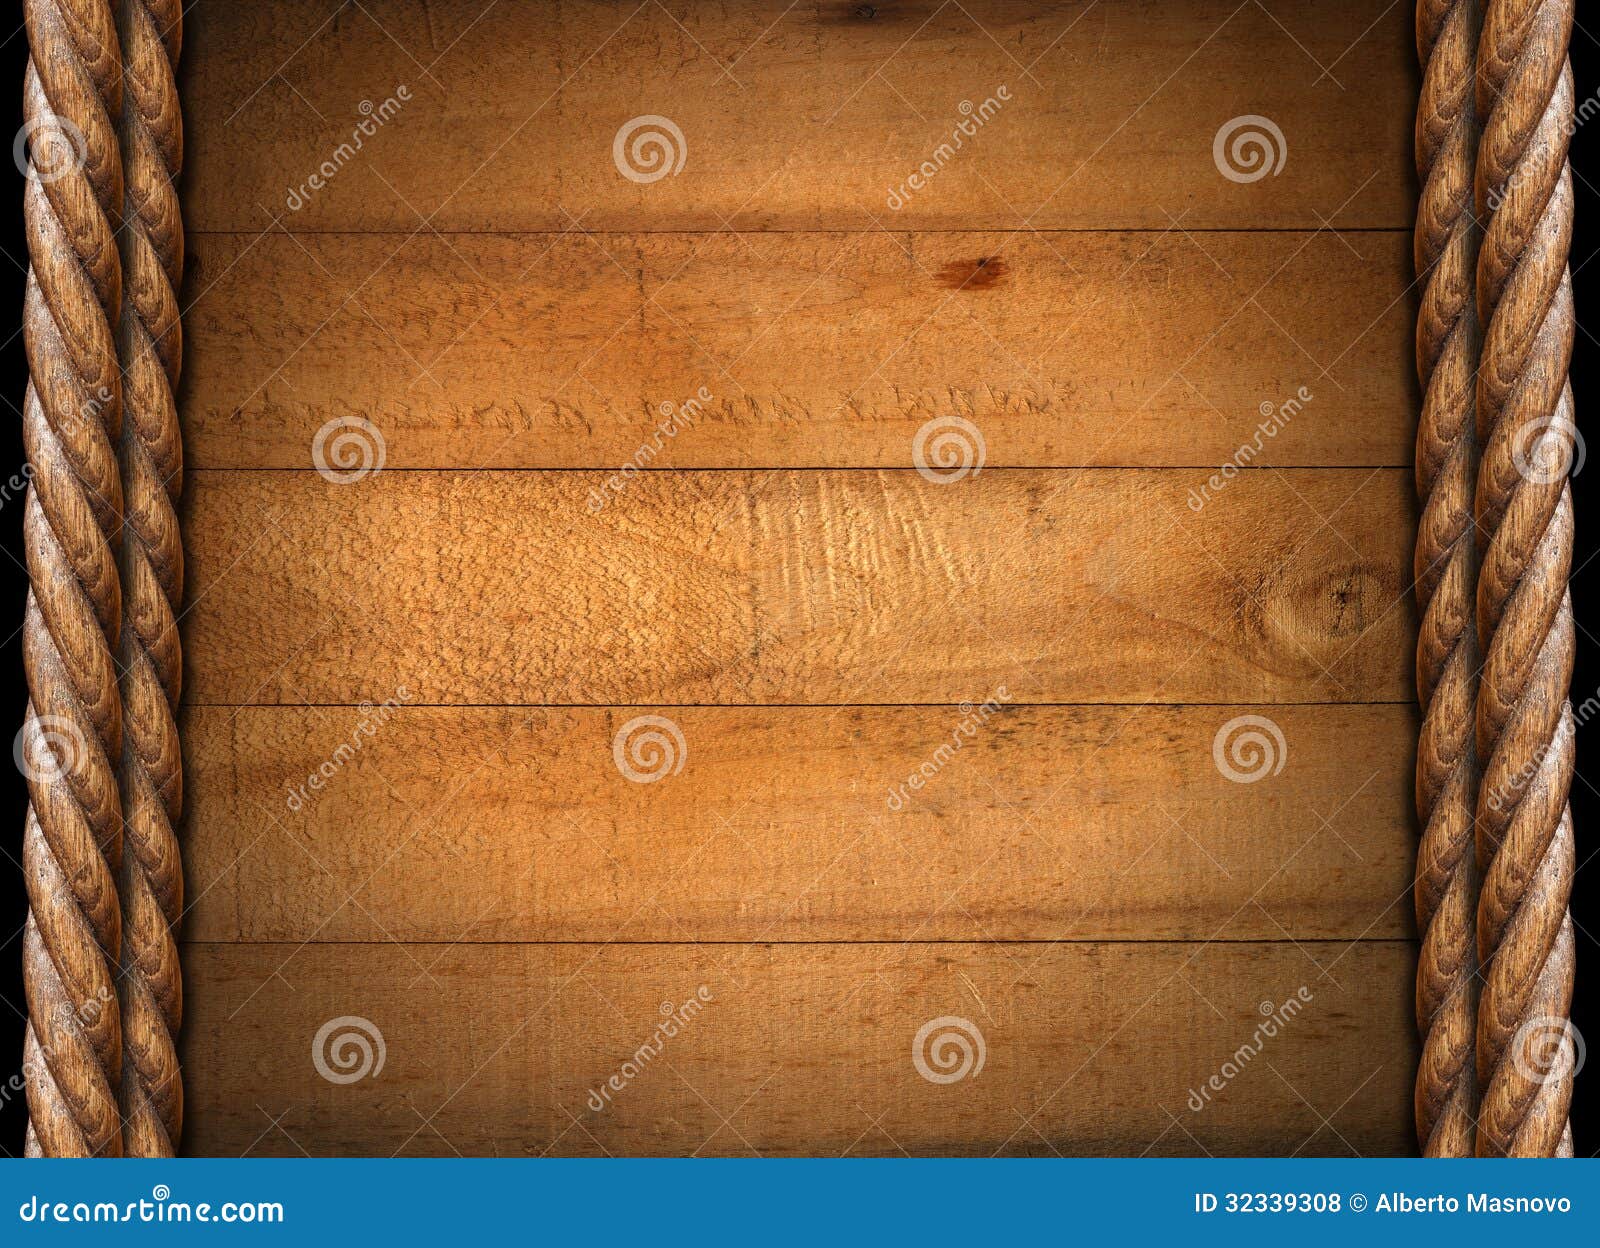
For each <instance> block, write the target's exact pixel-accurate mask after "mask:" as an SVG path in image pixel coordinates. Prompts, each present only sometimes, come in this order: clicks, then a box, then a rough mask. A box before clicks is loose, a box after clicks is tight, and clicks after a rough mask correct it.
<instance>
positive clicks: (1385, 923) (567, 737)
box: [185, 706, 1415, 942]
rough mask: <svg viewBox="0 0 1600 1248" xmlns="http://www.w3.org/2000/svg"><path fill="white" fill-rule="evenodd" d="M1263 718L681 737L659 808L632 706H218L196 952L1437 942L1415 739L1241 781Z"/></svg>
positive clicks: (1031, 719)
mask: <svg viewBox="0 0 1600 1248" xmlns="http://www.w3.org/2000/svg"><path fill="white" fill-rule="evenodd" d="M1257 709H1259V708H1249V707H1237V706H1235V707H1048V708H1038V707H1013V708H1010V709H1007V710H1004V711H1002V712H1001V713H1000V714H999V715H998V716H993V715H991V716H990V717H988V718H984V717H983V716H982V715H981V714H980V713H979V712H977V711H976V710H974V711H973V712H969V713H968V714H965V715H964V714H963V713H962V712H961V710H960V709H959V708H957V707H885V708H865V707H844V708H831V709H825V708H807V707H758V708H734V709H729V708H694V707H682V708H673V709H672V710H671V711H670V713H669V716H670V718H671V720H672V722H673V723H674V724H675V725H676V726H677V728H678V730H679V731H680V732H681V734H682V737H683V742H684V749H683V755H684V758H683V768H682V770H681V771H678V772H676V773H675V774H672V775H669V776H667V777H666V778H665V779H662V780H659V781H655V782H652V783H635V782H633V781H631V780H629V779H627V778H626V777H625V776H624V775H623V773H622V772H621V770H620V769H619V768H618V767H617V765H616V763H615V761H614V754H613V746H614V742H615V740H616V738H617V735H618V734H619V733H620V732H621V731H622V730H623V728H624V727H625V725H626V724H627V723H628V722H630V720H631V719H632V718H633V716H634V715H635V713H636V712H635V711H633V710H632V709H627V708H623V709H556V710H543V709H524V708H488V707H485V708H479V707H472V708H433V707H406V708H400V709H392V710H390V709H377V710H375V711H371V712H366V713H363V712H361V711H359V710H357V709H355V708H349V707H328V708H309V707H245V708H240V709H235V708H224V707H205V708H197V709H195V710H193V711H191V712H190V714H189V716H188V718H187V720H186V722H185V729H186V732H187V734H188V740H189V741H190V742H191V746H190V752H191V772H192V777H193V787H194V791H195V794H196V803H195V808H194V809H195V813H194V819H195V820H196V826H197V827H199V828H201V829H202V830H203V834H202V835H201V836H199V837H197V838H195V839H194V841H193V843H192V847H191V849H190V852H189V871H190V874H191V876H192V878H193V880H194V887H195V891H196V893H198V894H199V899H198V901H197V903H196V906H195V908H194V910H193V912H192V913H191V914H190V915H189V920H188V925H187V927H186V929H185V930H186V931H187V933H188V935H189V937H190V938H191V939H195V940H243V941H252V940H265V941H291V942H294V941H301V940H317V941H346V940H347V941H371V940H384V939H391V940H406V941H429V940H454V939H458V938H464V939H469V940H474V941H513V940H517V941H524V940H588V941H599V940H607V939H621V940H658V941H672V940H681V939H694V940H894V939H913V938H914V939H925V940H977V939H983V938H990V939H1072V940H1082V939H1095V938H1113V939H1124V938H1126V939H1208V938H1210V937H1212V936H1216V935H1222V936H1224V937H1226V938H1228V939H1244V938H1256V939H1268V940H1275V939H1278V938H1280V937H1282V936H1283V935H1284V934H1285V933H1288V934H1291V935H1293V936H1294V937H1295V938H1296V939H1301V940H1305V939H1321V938H1344V939H1355V938H1357V937H1362V936H1370V937H1374V938H1383V937H1404V936H1407V935H1409V934H1410V932H1411V926H1410V924H1411V919H1410V909H1411V907H1410V895H1409V888H1408V882H1409V879H1410V870H1411V860H1410V853H1409V846H1408V844H1407V839H1408V838H1407V833H1408V831H1409V828H1410V768H1409V758H1408V750H1407V743H1408V742H1409V741H1410V740H1411V734H1412V733H1414V731H1415V714H1414V712H1413V711H1412V710H1411V708H1409V707H1403V706H1371V707H1369V706H1361V707H1342V706H1311V707H1279V708H1272V719H1273V722H1274V723H1275V724H1276V725H1277V726H1278V728H1279V730H1280V731H1281V732H1282V734H1283V739H1284V749H1283V753H1284V761H1285V765H1284V768H1283V770H1282V771H1281V772H1278V773H1277V774H1275V775H1268V776H1264V777H1263V778H1262V779H1261V780H1259V781H1257V782H1255V783H1251V784H1241V783H1236V782H1233V781H1231V780H1229V779H1227V778H1225V777H1224V776H1223V774H1222V772H1221V771H1220V770H1219V769H1218V767H1217V765H1216V763H1215V761H1214V757H1213V746H1214V743H1215V741H1216V739H1217V736H1218V734H1219V732H1220V731H1221V729H1222V727H1223V725H1225V724H1226V723H1228V722H1229V721H1230V720H1231V719H1232V718H1233V717H1234V716H1237V715H1240V714H1245V713H1248V712H1250V711H1252V710H1257ZM963 725H965V726H966V727H963ZM968 729H970V733H969V731H968ZM924 764H927V765H928V766H929V767H931V768H932V771H931V773H926V772H922V768H923V767H924ZM313 772H315V773H318V779H317V780H316V781H315V782H310V776H311V774H312V773H313ZM918 773H921V774H920V775H919V780H918V782H917V783H918V787H917V788H916V789H912V788H910V787H909V785H908V779H909V777H910V776H911V775H913V774H918ZM312 783H315V785H316V786H317V787H311V785H312ZM491 880H492V881H494V886H493V887H492V888H485V887H484V882H485V881H491ZM352 899H353V900H352Z"/></svg>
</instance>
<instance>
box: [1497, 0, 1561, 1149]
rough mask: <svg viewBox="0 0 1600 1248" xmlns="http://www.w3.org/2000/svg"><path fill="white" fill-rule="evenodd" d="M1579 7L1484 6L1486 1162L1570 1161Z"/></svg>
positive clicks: (1521, 0)
mask: <svg viewBox="0 0 1600 1248" xmlns="http://www.w3.org/2000/svg"><path fill="white" fill-rule="evenodd" d="M1571 30H1572V0H1490V3H1489V5H1488V8H1487V11H1486V15H1485V20H1484V28H1483V37H1482V40H1481V44H1480V49H1479V57H1478V74H1477V106H1478V112H1479V114H1480V116H1482V117H1483V118H1484V119H1485V120H1484V129H1483V137H1482V140H1481V144H1480V148H1479V156H1478V171H1477V202H1478V208H1479V211H1480V214H1481V215H1483V217H1484V220H1485V221H1486V222H1487V225H1486V229H1485V233H1484V239H1483V245H1482V248H1481V251H1480V256H1479V262H1478V311H1479V317H1480V319H1481V321H1482V323H1483V325H1484V327H1485V332H1484V345H1483V354H1482V361H1481V365H1480V368H1479V379H1478V437H1479V440H1480V442H1481V443H1482V444H1483V455H1482V461H1481V464H1480V466H1479V476H1478V491H1477V522H1478V528H1479V530H1480V533H1479V542H1480V554H1481V558H1482V567H1481V570H1480V574H1479V582H1478V610H1477V614H1478V635H1479V639H1480V641H1481V643H1482V645H1483V647H1484V666H1483V676H1482V682H1481V687H1480V690H1479V696H1478V713H1477V744H1478V757H1479V758H1480V759H1481V760H1483V777H1482V783H1481V786H1480V791H1479V796H1478V808H1477V848H1478V863H1479V867H1480V869H1481V870H1482V872H1483V884H1482V895H1481V897H1480V900H1479V905H1478V945H1479V948H1480V950H1481V951H1482V953H1483V957H1484V968H1483V976H1484V982H1483V989H1482V993H1481V997H1480V1000H1479V1008H1478V1035H1477V1044H1478V1081H1479V1085H1480V1088H1481V1090H1482V1103H1481V1105H1480V1108H1479V1119H1478V1133H1477V1151H1478V1152H1479V1153H1480V1154H1483V1155H1504V1154H1510V1155H1517V1156H1527V1155H1536V1156H1549V1155H1552V1154H1563V1155H1566V1154H1570V1153H1571V1151H1572V1134H1571V1128H1570V1126H1569V1124H1568V1120H1567V1115H1568V1109H1569V1106H1570V1104H1571V1100H1572V1061H1571V1043H1570V1039H1569V1034H1570V1033H1569V1030H1568V1029H1569V1028H1570V1023H1569V1022H1568V1017H1569V1015H1570V1012H1571V1006H1572V982H1573V934H1572V920H1571V918H1570V917H1569V915H1568V913H1567V902H1568V898H1569V896H1570V894H1571V891H1572V875H1573V868H1574V862H1573V840H1572V816H1571V813H1570V811H1569V809H1568V807H1567V794H1568V791H1569V790H1570V788H1571V784H1572V761H1573V753H1572V751H1573V741H1572V708H1571V706H1570V704H1569V703H1568V701H1567V692H1568V686H1569V684H1570V682H1571V677H1572V663H1573V624H1572V600H1571V596H1570V595H1569V593H1568V592H1567V577H1568V574H1569V572H1570V569H1571V563H1572V495H1571V491H1570V490H1569V488H1568V485H1567V470H1568V469H1569V468H1570V465H1571V455H1572V452H1573V436H1574V432H1575V431H1574V427H1573V424H1572V413H1573V409H1572V392H1571V389H1570V387H1569V385H1568V383H1567V367H1568V364H1569V362H1570V360H1571V356H1572V337H1573V309H1572V288H1571V282H1570V278H1569V276H1568V273H1567V255H1568V252H1569V251H1570V249H1571V244H1572V206H1573V201H1572V176H1571V172H1570V170H1569V169H1568V167H1567V144H1568V140H1569V137H1570V125H1571V118H1572V108H1573V93H1572V72H1571V69H1570V68H1569V67H1568V65H1567V59H1566V52H1567V44H1568V40H1569V38H1570V36H1571Z"/></svg>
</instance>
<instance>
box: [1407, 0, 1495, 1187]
mask: <svg viewBox="0 0 1600 1248" xmlns="http://www.w3.org/2000/svg"><path fill="white" fill-rule="evenodd" d="M1480 19H1481V15H1480V13H1479V9H1478V4H1477V0H1419V3H1418V5H1417V53H1418V57H1419V59H1420V60H1421V62H1422V65H1423V67H1424V68H1423V80H1422V94H1421V97H1420V99H1419V101H1418V105H1417V133H1416V155H1417V173H1418V176H1419V178H1420V180H1421V182H1422V197H1421V200H1420V201H1419V203H1418V205H1417V225H1416V234H1415V240H1414V246H1415V260H1416V272H1417V277H1418V279H1419V280H1420V281H1422V282H1423V283H1424V290H1423V295H1422V303H1421V307H1420V309H1419V311H1418V313H1417V376H1418V378H1419V380H1420V381H1421V383H1422V388H1423V401H1422V412H1421V416H1420V418H1419V421H1418V424H1417V454H1416V479H1417V496H1418V498H1420V499H1421V500H1422V518H1421V521H1420V523H1419V525H1418V529H1417V547H1416V560H1415V565H1414V570H1415V580H1416V587H1417V604H1418V607H1419V608H1420V609H1421V612H1422V629H1421V633H1420V635H1419V637H1418V638H1417V698H1418V701H1419V702H1420V703H1421V705H1422V708H1423V718H1422V730H1421V734H1420V736H1419V738H1418V743H1417V783H1416V789H1417V817H1418V820H1419V822H1420V823H1421V825H1422V829H1423V830H1422V840H1421V842H1420V844H1419V846H1418V850H1417V873H1416V887H1415V902H1416V910H1417V928H1418V930H1419V931H1420V932H1421V933H1422V952H1421V956H1420V958H1419V961H1418V964H1417V995H1416V1008H1417V1030H1418V1032H1419V1034H1420V1035H1421V1037H1422V1058H1421V1061H1420V1063H1419V1065H1418V1067H1417V1082H1416V1091H1415V1098H1414V1106H1415V1112H1416V1125H1417V1142H1418V1144H1419V1145H1420V1146H1421V1148H1422V1151H1423V1153H1424V1154H1425V1155H1426V1156H1429V1157H1466V1156H1471V1154H1472V1148H1473V1113H1474V1110H1475V1105H1474V1103H1473V1102H1474V1086H1473V1057H1472V1047H1473V1034H1472V1033H1473V1025H1474V1024H1473V1017H1474V1011H1475V1008H1476V1002H1475V999H1474V998H1475V993H1474V985H1475V984H1476V973H1477V950H1476V945H1475V942H1474V939H1473V910H1474V907H1475V906H1476V904H1477V895H1476V880H1475V878H1474V874H1475V873H1474V864H1473V835H1472V822H1473V805H1474V802H1475V799H1476V782H1477V764H1476V760H1475V758H1474V755H1473V740H1472V735H1473V703H1474V700H1475V698H1476V694H1477V685H1478V647H1477V637H1476V635H1475V632H1474V629H1473V619H1472V599H1473V591H1474V584H1475V581H1476V579H1477V558H1476V551H1475V546H1474V539H1473V528H1472V506H1473V498H1472V496H1473V479H1474V475H1475V463H1474V456H1475V448H1474V445H1473V410H1474V405H1473V371H1474V369H1475V368H1476V367H1477V360H1478V337H1479V334H1478V319H1477V312H1476V309H1475V308H1474V307H1473V301H1472V275H1473V270H1474V268H1475V266H1476V264H1477V254H1478V240H1479V230H1478V226H1477V221H1476V219H1475V218H1474V216H1473V212H1472V171H1473V163H1474V161H1475V159H1476V157H1477V142H1478V135H1477V122H1476V118H1475V116H1474V111H1473V99H1472V82H1473V60H1474V57H1475V56H1476V53H1477V44H1478V29H1479V23H1480Z"/></svg>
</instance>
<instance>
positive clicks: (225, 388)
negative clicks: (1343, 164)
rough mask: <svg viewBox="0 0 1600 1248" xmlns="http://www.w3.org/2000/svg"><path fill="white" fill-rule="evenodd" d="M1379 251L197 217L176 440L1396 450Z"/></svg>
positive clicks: (287, 462) (1387, 458)
mask: <svg viewBox="0 0 1600 1248" xmlns="http://www.w3.org/2000/svg"><path fill="white" fill-rule="evenodd" d="M1409 266H1410V260H1409V255H1408V249H1407V247H1406V240H1405V237H1404V236H1403V235H1401V234H1398V233H1397V234H1393V235H1388V234H1350V235H1333V234H1316V235H1313V234H1301V233H1268V234H1231V233H1230V234H1207V235H1192V234H1190V235H1186V234H1183V233H1178V232H1174V233H1169V234H1160V235H1149V234H1110V235H1108V234H1087V233H1086V234H1062V235H1057V236H1055V237H1046V236H1043V235H1036V234H1021V235H1005V234H999V233H972V234H966V233H959V234H945V233H936V234H926V233H920V234H919V233H895V234H886V233H871V234H781V235H762V234H757V235H744V236H739V237H734V236H730V235H726V234H654V235H637V234H633V235H627V234H624V235H619V234H596V235H584V234H573V235H567V236H564V237H560V238H552V237H550V236H547V235H534V236H520V237H509V238H508V237H503V236H499V235H455V236H452V237H448V238H446V237H441V236H439V235H435V234H432V233H427V232H424V233H422V234H419V235H417V236H415V237H413V238H410V239H396V238H377V237H366V236H359V235H343V234H340V235H321V236H308V237H305V238H289V237H286V236H283V235H280V234H273V235H269V236H268V237H266V238H260V237H258V236H255V235H207V236H203V237H201V238H199V239H197V240H196V245H195V257H194V262H193V264H192V265H191V274H190V284H189V292H188V294H189V298H190V299H191V300H192V301H193V306H192V307H191V309H190V310H189V312H188V314H187V325H188V331H189V333H190V335H191V337H192V338H193V339H194V340H195V341H197V342H198V343H199V349H198V350H197V351H196V352H195V361H194V367H193V369H192V370H191V372H190V376H189V378H188V383H187V385H186V388H185V392H184V411H185V419H186V421H187V426H186V432H187V434H188V446H187V450H188V453H189V456H190V460H191V463H192V465H193V466H196V467H202V468H210V467H218V468H304V467H306V466H308V464H309V463H310V448H311V444H312V440H313V438H314V437H315V435H316V432H317V430H318V429H319V428H321V427H322V425H323V424H324V423H325V422H326V421H327V420H329V419H330V418H332V417H336V416H357V417H362V418H365V419H367V420H370V421H372V422H374V423H375V424H377V425H378V427H379V428H380V429H381V430H382V431H383V435H384V438H385V440H386V443H387V462H388V464H389V465H390V466H391V467H397V468H480V467H488V468H610V469H616V468H617V467H619V466H620V465H622V464H624V463H634V462H636V460H635V457H636V456H637V455H638V454H639V452H640V449H641V447H645V448H647V449H646V453H645V457H644V459H643V460H642V461H639V462H642V463H643V465H644V466H647V467H651V468H727V467H808V466H826V467H869V466H871V467H900V466H903V465H905V464H906V463H908V462H909V456H910V449H909V448H910V446H911V442H912V439H913V437H914V436H915V434H916V432H917V430H918V429H919V428H920V427H921V426H922V425H923V424H924V423H925V422H927V421H928V420H931V419H935V418H940V417H948V416H951V415H959V416H962V417H965V418H966V419H969V420H972V421H974V422H976V423H977V424H978V426H979V428H981V429H982V430H983V433H984V436H985V439H986V442H987V449H988V462H989V463H991V464H993V465H996V466H998V465H1002V464H1011V465H1023V466H1044V465H1050V466H1059V465H1078V464H1116V465H1137V466H1145V465H1149V466H1161V465H1191V466H1192V465H1206V466H1213V467H1214V466H1217V465H1220V464H1222V463H1224V462H1226V461H1228V460H1230V459H1232V458H1233V456H1234V455H1235V453H1236V452H1237V451H1238V449H1239V447H1240V446H1241V445H1246V444H1247V445H1249V446H1250V447H1251V448H1252V458H1253V459H1254V462H1257V463H1269V464H1278V465H1307V466H1324V465H1362V464H1386V465H1403V464H1406V463H1408V462H1409V461H1410V458H1411V446H1410V439H1409V436H1408V433H1407V427H1406V426H1407V421H1406V417H1405V413H1407V412H1408V411H1409V410H1411V407H1412V405H1413V404H1414V402H1415V395H1414V389H1415V387H1414V383H1413V382H1412V381H1411V379H1410V378H1408V377H1407V376H1406V373H1405V370H1404V367H1403V362H1404V360H1405V358H1406V352H1407V329H1408V325H1409V318H1410V315H1411V300H1410V299H1409V297H1408V287H1409V286H1410V283H1411V278H1410V272H1409ZM530 344H537V349H536V350H529V349H528V347H529V345H530ZM702 388H704V390H705V391H706V394H707V396H708V397H707V398H706V399H704V400H697V402H696V408H697V409H698V410H699V413H700V414H699V415H698V417H696V418H695V419H693V421H692V423H688V424H685V425H684V426H683V428H682V429H681V431H677V432H674V433H670V434H665V435H659V436H658V431H659V430H660V429H661V427H662V426H663V424H664V423H665V416H666V414H667V413H666V412H664V405H670V407H671V408H674V409H678V410H680V411H681V410H683V409H684V408H685V405H686V404H687V403H689V401H690V400H696V399H697V396H698V395H699V394H700V391H701V389H702ZM1302 390H1304V391H1305V392H1306V393H1308V394H1309V395H1310V396H1311V398H1310V400H1309V401H1306V402H1304V403H1302V404H1301V405H1300V409H1299V410H1292V411H1291V413H1290V419H1288V420H1286V421H1284V422H1283V424H1282V428H1281V429H1278V430H1277V431H1276V432H1275V433H1274V434H1272V435H1271V436H1266V437H1262V436H1260V434H1259V430H1258V426H1260V425H1261V424H1262V422H1263V420H1264V416H1263V410H1265V411H1267V412H1272V411H1274V410H1276V409H1277V408H1279V407H1281V406H1283V405H1284V404H1285V403H1287V402H1288V401H1289V400H1291V399H1295V398H1296V396H1297V395H1299V394H1300V393H1301V392H1302ZM692 410H694V409H691V411H692ZM673 427H674V428H676V425H675V424H674V426H673ZM1258 443H1259V446H1258V445H1257V444H1258Z"/></svg>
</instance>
